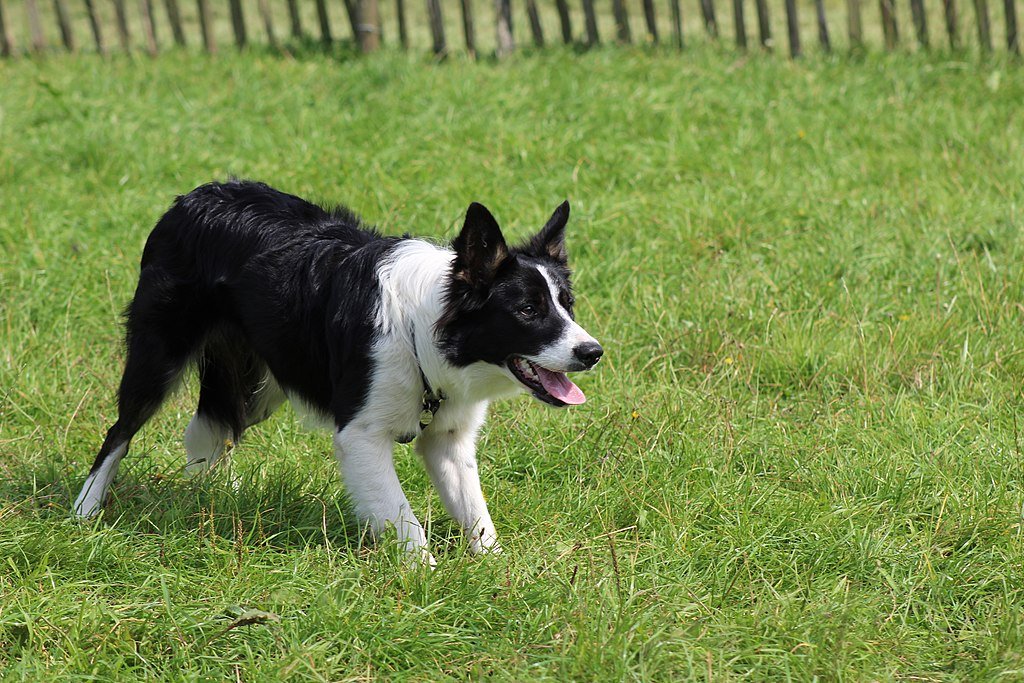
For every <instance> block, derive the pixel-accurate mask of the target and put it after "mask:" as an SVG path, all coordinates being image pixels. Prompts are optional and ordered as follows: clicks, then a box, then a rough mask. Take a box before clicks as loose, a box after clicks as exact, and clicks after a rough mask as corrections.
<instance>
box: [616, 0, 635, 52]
mask: <svg viewBox="0 0 1024 683" xmlns="http://www.w3.org/2000/svg"><path fill="white" fill-rule="evenodd" d="M612 14H613V15H615V39H616V40H618V41H619V42H620V43H631V42H633V34H632V31H630V30H629V12H628V11H627V10H626V3H625V2H624V0H612Z"/></svg>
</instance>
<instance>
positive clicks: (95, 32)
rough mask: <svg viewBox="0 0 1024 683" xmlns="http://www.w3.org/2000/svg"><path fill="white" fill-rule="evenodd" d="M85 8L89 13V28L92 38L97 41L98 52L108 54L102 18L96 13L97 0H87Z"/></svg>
mask: <svg viewBox="0 0 1024 683" xmlns="http://www.w3.org/2000/svg"><path fill="white" fill-rule="evenodd" d="M85 10H86V13H87V14H88V15H89V28H90V30H92V39H93V40H94V41H95V42H96V52H98V53H99V54H100V55H102V56H106V54H107V46H106V43H104V42H103V27H102V26H101V25H100V18H99V16H98V15H97V14H96V6H95V0H85Z"/></svg>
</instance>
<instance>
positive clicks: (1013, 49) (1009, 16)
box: [1003, 0, 1020, 55]
mask: <svg viewBox="0 0 1024 683" xmlns="http://www.w3.org/2000/svg"><path fill="white" fill-rule="evenodd" d="M1013 2H1014V0H1003V11H1004V12H1005V13H1006V49H1007V50H1009V51H1010V53H1011V54H1014V55H1019V54H1020V37H1019V36H1018V33H1017V8H1016V7H1015V6H1014V4H1013Z"/></svg>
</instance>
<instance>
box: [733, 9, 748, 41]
mask: <svg viewBox="0 0 1024 683" xmlns="http://www.w3.org/2000/svg"><path fill="white" fill-rule="evenodd" d="M732 23H733V28H734V29H735V30H736V47H738V48H739V49H741V50H746V49H747V22H746V20H745V19H744V18H743V0H732Z"/></svg>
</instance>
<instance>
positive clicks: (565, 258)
mask: <svg viewBox="0 0 1024 683" xmlns="http://www.w3.org/2000/svg"><path fill="white" fill-rule="evenodd" d="M568 221H569V202H568V201H564V202H562V203H561V204H559V205H558V208H557V209H555V212H554V213H553V214H551V218H549V219H548V222H547V223H546V224H545V225H544V227H543V228H541V229H540V232H538V233H537V234H536V235H534V236H533V237H532V238H530V241H529V242H528V243H527V245H526V249H525V251H526V252H527V253H529V254H532V255H534V256H537V257H539V258H550V259H554V260H555V261H557V262H558V263H561V264H562V265H565V264H566V263H568V262H569V252H567V251H566V250H565V224H566V223H567V222H568Z"/></svg>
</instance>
